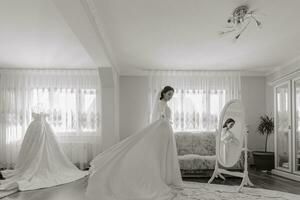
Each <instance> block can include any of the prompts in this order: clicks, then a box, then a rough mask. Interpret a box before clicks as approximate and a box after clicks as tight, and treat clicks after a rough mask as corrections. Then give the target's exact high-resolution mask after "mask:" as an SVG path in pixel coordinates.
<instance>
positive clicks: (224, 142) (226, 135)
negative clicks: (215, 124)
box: [220, 118, 239, 163]
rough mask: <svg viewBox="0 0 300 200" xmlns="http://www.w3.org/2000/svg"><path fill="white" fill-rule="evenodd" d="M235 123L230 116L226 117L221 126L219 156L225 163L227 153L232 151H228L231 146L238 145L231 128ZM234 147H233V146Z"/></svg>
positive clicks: (227, 156)
mask: <svg viewBox="0 0 300 200" xmlns="http://www.w3.org/2000/svg"><path fill="white" fill-rule="evenodd" d="M234 125H235V120H234V119H232V118H228V119H226V121H225V123H224V124H223V127H222V133H221V143H220V148H221V149H220V150H221V158H222V160H223V161H224V162H225V163H226V162H228V158H229V155H230V154H231V153H233V152H231V151H230V149H231V146H235V145H239V140H238V139H237V138H236V137H235V135H234V133H233V132H232V128H233V127H234ZM233 149H235V148H233Z"/></svg>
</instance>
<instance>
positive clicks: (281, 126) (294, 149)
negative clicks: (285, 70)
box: [272, 76, 300, 181]
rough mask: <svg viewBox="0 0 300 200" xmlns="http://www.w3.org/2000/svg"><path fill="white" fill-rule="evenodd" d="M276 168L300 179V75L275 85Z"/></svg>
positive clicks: (277, 172)
mask: <svg viewBox="0 0 300 200" xmlns="http://www.w3.org/2000/svg"><path fill="white" fill-rule="evenodd" d="M274 119H275V120H274V123H275V124H274V125H275V127H274V128H275V137H274V140H275V169H274V170H272V173H274V174H277V175H280V176H283V177H286V178H290V179H294V180H298V181H300V76H298V77H293V78H292V77H291V78H290V79H288V80H285V81H283V82H280V83H277V85H275V87H274Z"/></svg>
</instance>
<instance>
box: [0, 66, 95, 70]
mask: <svg viewBox="0 0 300 200" xmlns="http://www.w3.org/2000/svg"><path fill="white" fill-rule="evenodd" d="M97 69H98V67H96V68H84V69H83V68H17V67H9V68H6V67H0V70H97Z"/></svg>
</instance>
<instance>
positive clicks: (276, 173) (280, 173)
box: [272, 169, 300, 182]
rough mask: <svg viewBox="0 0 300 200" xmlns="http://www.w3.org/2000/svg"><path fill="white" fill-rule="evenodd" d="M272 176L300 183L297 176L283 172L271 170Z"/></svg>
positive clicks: (299, 177) (299, 178)
mask: <svg viewBox="0 0 300 200" xmlns="http://www.w3.org/2000/svg"><path fill="white" fill-rule="evenodd" d="M272 174H275V175H277V176H280V177H283V178H287V179H291V180H294V181H299V182H300V175H297V174H292V173H289V172H284V171H281V170H278V169H273V170H272Z"/></svg>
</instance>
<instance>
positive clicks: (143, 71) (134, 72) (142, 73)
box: [120, 69, 266, 77]
mask: <svg viewBox="0 0 300 200" xmlns="http://www.w3.org/2000/svg"><path fill="white" fill-rule="evenodd" d="M153 71H162V72H164V71H165V72H168V71H179V72H180V71H181V72H202V71H208V72H209V71H210V72H214V71H215V72H239V73H240V75H241V76H263V77H265V76H266V74H265V72H260V71H241V70H161V69H156V70H153V69H134V70H132V71H129V70H126V71H124V72H123V71H122V73H121V75H120V76H148V75H149V74H150V73H151V72H153Z"/></svg>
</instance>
